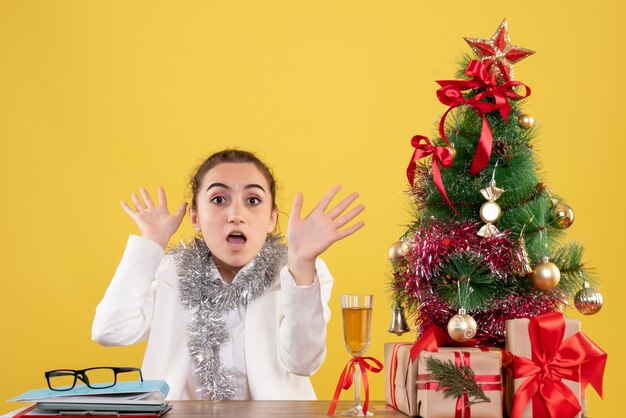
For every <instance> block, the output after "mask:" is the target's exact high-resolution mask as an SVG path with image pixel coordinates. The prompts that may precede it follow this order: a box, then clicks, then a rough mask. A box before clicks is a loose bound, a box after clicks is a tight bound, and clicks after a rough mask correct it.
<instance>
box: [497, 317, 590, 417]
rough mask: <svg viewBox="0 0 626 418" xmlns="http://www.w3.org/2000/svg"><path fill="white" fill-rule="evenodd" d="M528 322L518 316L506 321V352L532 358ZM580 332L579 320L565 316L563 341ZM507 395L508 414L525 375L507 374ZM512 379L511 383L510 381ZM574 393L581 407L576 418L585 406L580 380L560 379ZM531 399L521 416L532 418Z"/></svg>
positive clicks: (583, 410) (580, 414)
mask: <svg viewBox="0 0 626 418" xmlns="http://www.w3.org/2000/svg"><path fill="white" fill-rule="evenodd" d="M529 324H530V319H528V318H520V319H512V320H508V321H506V325H505V327H506V339H505V342H506V351H507V356H508V354H509V353H510V354H514V355H516V356H520V357H525V358H528V359H530V358H532V347H531V342H530V337H529V334H528V326H529ZM578 332H580V321H577V320H574V319H569V318H565V333H564V335H563V341H565V340H566V339H567V338H569V337H571V336H572V335H574V334H576V333H578ZM507 379H509V382H507V396H506V404H507V405H506V406H507V411H508V413H509V414H510V413H511V411H512V409H513V400H514V396H515V392H516V391H517V389H518V388H519V387H520V385H521V384H522V383H524V381H525V380H526V379H527V377H520V378H517V379H513V378H512V376H511V374H508V375H507ZM511 380H512V384H510V383H511ZM561 381H562V382H563V383H564V384H565V385H566V386H567V387H568V388H569V389H570V390H571V391H572V393H573V394H574V396H575V397H576V399H578V402H580V404H581V406H582V408H581V411H580V412H579V413H578V414H577V415H575V417H576V418H580V417H582V416H583V414H584V412H585V410H586V408H585V404H584V399H583V396H582V395H583V394H582V391H581V385H580V382H576V381H573V380H568V379H562V380H561ZM532 403H533V401H532V399H531V400H530V401H529V402H528V404H527V405H526V408H525V409H524V412H523V413H522V415H521V417H522V418H532V416H533V412H532V411H533V408H532Z"/></svg>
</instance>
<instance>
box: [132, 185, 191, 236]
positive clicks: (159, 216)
mask: <svg viewBox="0 0 626 418" xmlns="http://www.w3.org/2000/svg"><path fill="white" fill-rule="evenodd" d="M139 192H140V193H141V196H142V197H143V202H142V201H141V199H139V196H137V193H133V194H132V196H131V199H132V200H133V204H134V205H135V208H134V209H133V208H131V207H130V205H128V204H127V203H126V202H124V201H123V202H121V205H122V208H123V209H124V210H125V211H126V213H128V216H130V217H131V218H133V220H134V221H135V223H136V224H137V226H138V227H139V230H140V231H141V234H142V235H143V236H144V237H146V238H150V239H151V240H153V241H155V242H157V243H158V244H159V245H161V247H163V248H165V247H167V243H168V242H169V241H170V238H171V237H172V235H174V233H175V232H176V230H177V229H178V227H179V226H180V223H181V222H182V221H183V218H184V217H185V212H186V211H187V202H183V203H182V204H181V205H180V207H179V208H178V210H177V211H176V213H174V214H172V215H170V213H169V210H168V209H167V199H166V197H165V190H164V189H163V187H162V186H159V202H158V205H155V204H154V202H153V201H152V199H151V198H150V195H149V194H148V191H147V190H146V189H145V188H143V187H142V188H140V189H139Z"/></svg>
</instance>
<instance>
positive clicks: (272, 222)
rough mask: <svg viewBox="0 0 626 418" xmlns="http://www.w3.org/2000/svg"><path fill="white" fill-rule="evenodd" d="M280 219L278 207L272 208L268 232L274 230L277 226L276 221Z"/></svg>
mask: <svg viewBox="0 0 626 418" xmlns="http://www.w3.org/2000/svg"><path fill="white" fill-rule="evenodd" d="M277 221H278V208H274V209H272V213H271V214H270V223H269V225H268V226H267V233H268V234H269V233H271V232H274V228H276V222H277Z"/></svg>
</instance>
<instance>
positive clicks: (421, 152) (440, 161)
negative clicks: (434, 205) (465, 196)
mask: <svg viewBox="0 0 626 418" xmlns="http://www.w3.org/2000/svg"><path fill="white" fill-rule="evenodd" d="M422 142H423V143H422ZM411 146H412V147H413V148H415V151H413V156H412V157H411V161H410V162H409V166H408V167H407V169H406V177H407V178H408V180H409V183H411V186H413V182H414V181H415V168H416V166H417V160H419V159H421V158H424V157H427V156H429V155H432V157H433V158H432V172H433V182H434V183H435V187H436V188H437V190H439V193H441V196H443V199H444V200H445V201H446V203H447V204H448V206H450V208H452V210H453V211H454V213H456V214H457V215H458V212H457V211H456V209H454V206H452V203H451V202H450V199H448V195H447V194H446V189H445V188H444V187H443V180H442V179H441V169H440V168H439V166H443V167H450V166H452V154H450V150H449V149H447V148H446V147H440V146H433V145H432V144H431V143H430V139H428V138H426V137H425V136H422V135H415V136H414V137H413V138H412V139H411Z"/></svg>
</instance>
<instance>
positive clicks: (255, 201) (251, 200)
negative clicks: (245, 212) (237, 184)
mask: <svg viewBox="0 0 626 418" xmlns="http://www.w3.org/2000/svg"><path fill="white" fill-rule="evenodd" d="M248 203H249V204H250V205H252V206H257V205H260V204H261V199H259V198H258V197H255V196H252V197H249V198H248Z"/></svg>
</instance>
